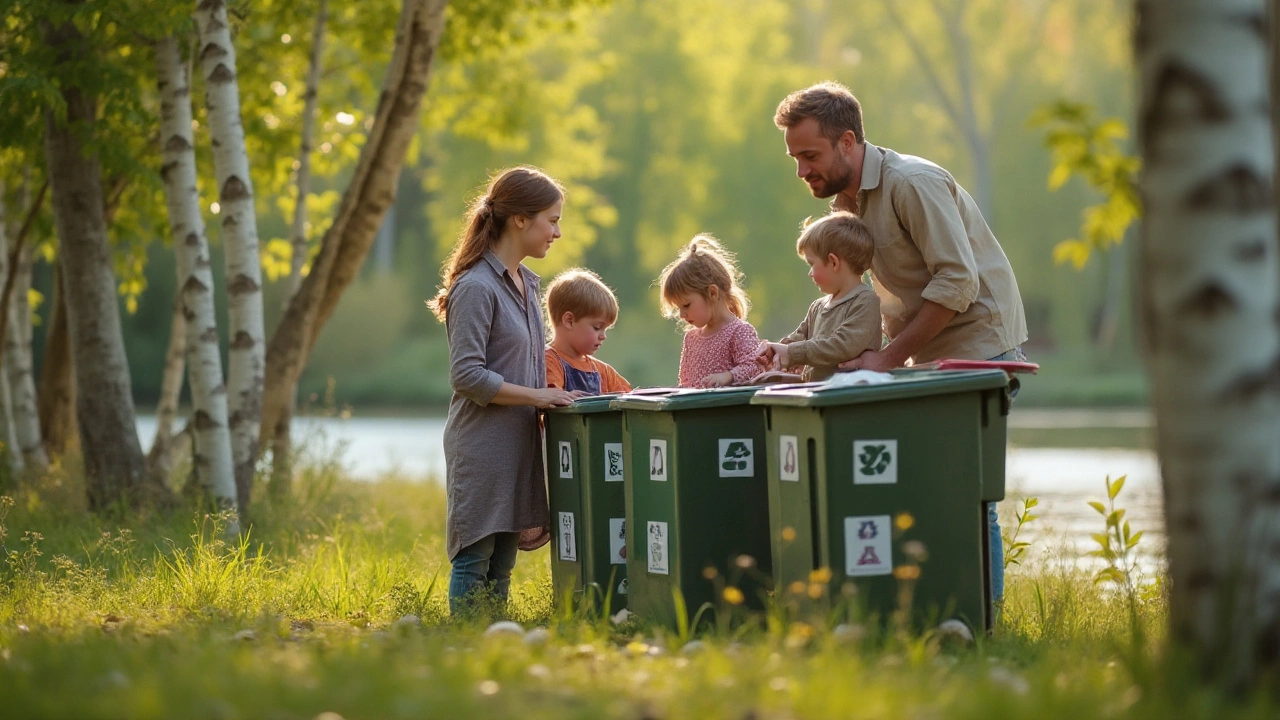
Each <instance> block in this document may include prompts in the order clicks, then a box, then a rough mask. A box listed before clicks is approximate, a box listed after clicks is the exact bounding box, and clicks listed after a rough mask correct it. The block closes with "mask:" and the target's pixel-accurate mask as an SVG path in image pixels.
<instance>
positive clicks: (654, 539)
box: [645, 520, 671, 575]
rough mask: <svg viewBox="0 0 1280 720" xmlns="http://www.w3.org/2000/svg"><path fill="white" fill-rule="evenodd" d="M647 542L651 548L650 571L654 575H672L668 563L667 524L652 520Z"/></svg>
mask: <svg viewBox="0 0 1280 720" xmlns="http://www.w3.org/2000/svg"><path fill="white" fill-rule="evenodd" d="M645 544H646V545H647V546H648V548H649V572H650V573H651V574H653V575H670V574H671V571H670V567H669V565H668V564H667V524H666V523H664V522H655V521H653V520H650V521H649V531H648V537H647V539H646V542H645Z"/></svg>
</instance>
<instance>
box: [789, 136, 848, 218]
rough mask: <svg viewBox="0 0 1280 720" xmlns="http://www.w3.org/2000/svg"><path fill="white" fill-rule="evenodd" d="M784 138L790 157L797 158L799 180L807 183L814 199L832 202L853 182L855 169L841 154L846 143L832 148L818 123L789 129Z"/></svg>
mask: <svg viewBox="0 0 1280 720" xmlns="http://www.w3.org/2000/svg"><path fill="white" fill-rule="evenodd" d="M783 137H784V138H785V140H786V143H787V154H788V155H790V156H791V157H793V158H795V161H796V176H798V177H799V178H800V179H801V180H804V181H805V182H806V183H808V185H809V192H811V193H813V196H814V197H816V198H829V197H831V196H832V195H835V194H836V193H839V192H843V191H844V190H846V189H847V188H848V187H849V184H850V183H851V182H853V165H852V164H851V163H850V162H849V161H848V159H847V158H845V156H844V153H843V152H841V150H842V148H843V145H844V144H845V143H843V142H841V143H840V144H839V145H838V146H833V145H832V144H831V141H830V140H828V139H827V138H826V137H824V136H823V135H822V132H821V130H820V129H819V127H818V121H817V120H816V119H814V118H805V119H804V120H801V121H800V122H798V123H796V124H795V125H792V126H791V127H789V128H787V129H786V131H785V132H784V133H783Z"/></svg>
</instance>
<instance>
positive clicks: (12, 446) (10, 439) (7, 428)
mask: <svg viewBox="0 0 1280 720" xmlns="http://www.w3.org/2000/svg"><path fill="white" fill-rule="evenodd" d="M4 196H5V186H4V180H3V179H0V277H5V276H6V275H7V274H8V273H9V267H8V265H9V235H8V218H7V217H6V210H7V209H8V208H7V207H6V204H5V200H4ZM15 272H16V270H15ZM10 314H12V312H10ZM12 335H13V331H12V328H10V329H9V330H8V331H6V333H5V344H4V347H5V350H8V349H9V342H8V339H9V337H10V336H12ZM0 431H3V433H4V437H3V440H4V444H5V446H6V448H7V451H8V456H9V470H10V471H12V472H13V473H14V474H15V475H16V474H20V473H21V472H22V470H23V466H24V463H23V460H22V450H21V449H20V448H19V446H18V433H17V431H16V430H15V428H14V420H13V397H12V392H10V387H9V376H8V375H7V374H2V373H0Z"/></svg>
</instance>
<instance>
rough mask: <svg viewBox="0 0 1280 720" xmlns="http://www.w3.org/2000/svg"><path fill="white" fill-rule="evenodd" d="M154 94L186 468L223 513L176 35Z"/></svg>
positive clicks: (212, 368)
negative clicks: (187, 427) (176, 316)
mask: <svg viewBox="0 0 1280 720" xmlns="http://www.w3.org/2000/svg"><path fill="white" fill-rule="evenodd" d="M156 66H157V75H156V76H157V77H158V78H159V90H160V143H161V147H162V148H163V150H164V165H163V167H162V168H161V170H160V177H161V179H162V180H163V181H164V186H165V202H166V205H167V207H168V210H169V228H170V231H171V232H172V233H173V248H174V254H175V256H176V257H177V266H178V292H179V306H180V307H181V310H182V317H183V328H184V336H183V340H184V343H183V344H184V347H185V348H186V355H187V386H188V387H189V388H190V389H191V406H192V411H193V416H194V419H193V421H192V424H193V426H194V428H193V431H194V437H195V442H194V451H193V453H192V458H191V461H192V469H193V471H194V475H195V481H196V484H197V487H199V488H200V489H201V491H202V492H203V493H204V494H205V495H206V496H207V497H212V498H213V499H214V500H215V501H216V502H217V503H218V505H219V507H221V508H224V509H231V508H237V507H239V501H238V497H237V496H238V492H237V486H236V475H235V465H234V462H233V459H232V458H233V456H232V449H231V448H232V445H231V432H230V426H229V423H228V410H227V405H228V402H227V386H226V385H225V384H224V383H223V380H222V378H223V375H222V354H221V351H220V348H219V345H218V321H217V316H216V315H215V313H214V302H213V292H214V285H213V265H212V263H211V262H210V260H209V242H208V240H207V238H206V237H205V227H204V218H203V217H202V216H201V214H200V195H199V192H198V191H197V189H196V155H195V143H194V137H193V136H192V130H191V85H190V82H189V76H188V70H187V66H186V64H185V63H183V62H182V56H181V53H180V52H179V50H178V41H177V39H176V38H173V37H168V38H165V39H164V40H161V41H160V42H159V43H157V44H156Z"/></svg>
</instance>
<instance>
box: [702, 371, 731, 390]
mask: <svg viewBox="0 0 1280 720" xmlns="http://www.w3.org/2000/svg"><path fill="white" fill-rule="evenodd" d="M732 382H733V373H731V372H727V371H726V372H722V373H715V374H713V375H708V376H706V377H704V378H702V381H701V382H699V383H698V387H702V388H718V387H724V386H726V385H729V384H730V383H732Z"/></svg>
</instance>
